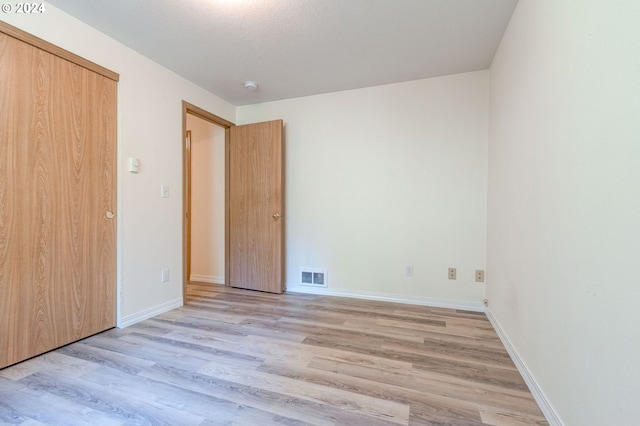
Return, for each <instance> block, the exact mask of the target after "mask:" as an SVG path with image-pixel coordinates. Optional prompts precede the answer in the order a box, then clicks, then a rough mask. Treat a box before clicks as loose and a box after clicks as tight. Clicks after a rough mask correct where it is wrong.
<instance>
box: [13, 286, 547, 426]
mask: <svg viewBox="0 0 640 426" xmlns="http://www.w3.org/2000/svg"><path fill="white" fill-rule="evenodd" d="M188 296H189V299H188V303H187V304H186V305H185V306H184V307H182V308H179V309H176V310H173V311H171V312H167V313H165V314H162V315H160V316H158V317H155V318H152V319H149V320H146V321H143V322H141V323H138V324H136V325H133V326H131V327H128V328H126V329H123V330H117V329H113V330H109V331H106V332H104V333H101V334H98V335H95V336H92V337H89V338H87V339H84V340H82V341H80V342H77V343H74V344H71V345H68V346H65V347H63V348H60V349H57V350H56V351H53V352H49V353H47V354H45V355H42V356H40V357H37V358H34V359H31V360H29V361H25V362H23V363H20V364H17V365H15V366H12V367H9V368H6V369H4V370H0V424H1V423H2V422H6V423H9V422H11V424H23V425H28V424H38V423H34V422H40V423H42V424H89V423H92V424H94V425H95V424H100V425H102V424H105V425H111V424H113V425H128V424H153V425H156V424H157V425H162V424H172V425H176V424H179V425H222V424H224V425H227V424H228V425H545V424H547V422H546V421H545V419H544V417H543V416H542V413H541V412H540V410H539V408H538V406H537V405H536V403H535V401H534V400H533V398H532V396H531V394H530V393H529V391H528V390H527V388H526V386H524V382H523V381H522V378H521V377H520V376H519V375H518V374H517V370H516V368H515V366H514V365H513V363H512V362H511V360H510V359H509V357H508V355H507V354H506V351H505V349H504V348H503V347H502V345H501V344H500V340H499V339H498V336H497V335H496V334H495V333H492V330H491V327H490V324H489V322H488V320H487V319H486V317H485V316H484V315H483V314H476V313H470V312H461V311H453V310H446V309H441V308H428V307H420V306H408V305H401V304H394V303H388V302H372V301H362V300H354V299H347V298H335V297H325V296H314V295H302V294H284V295H275V294H269V293H259V292H254V291H247V290H240V289H235V288H229V287H224V286H216V285H205V284H190V285H189V287H188ZM305 313H308V316H307V317H305ZM390 318H393V321H394V324H395V325H394V326H393V327H389V326H388V325H379V324H378V323H379V322H385V321H389V319H390ZM420 321H424V323H425V324H428V325H429V327H434V326H436V327H439V328H440V331H439V332H438V333H434V332H433V331H430V330H420V329H417V328H416V327H415V326H416V324H419V323H420ZM434 322H435V324H437V325H434ZM448 329H450V330H451V331H453V333H452V334H447V330H448ZM478 329H483V330H484V331H485V334H486V335H485V336H484V337H483V338H478V337H476V336H475V334H476V333H477V330H478ZM467 331H468V333H467Z"/></svg>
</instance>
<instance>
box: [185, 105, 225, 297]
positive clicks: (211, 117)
mask: <svg viewBox="0 0 640 426" xmlns="http://www.w3.org/2000/svg"><path fill="white" fill-rule="evenodd" d="M187 114H191V115H193V116H196V117H198V118H201V119H203V120H205V121H208V122H209V123H212V124H215V125H217V126H220V127H222V128H224V275H225V284H224V285H225V286H227V287H228V286H229V279H228V277H229V241H230V240H229V129H230V128H231V127H233V126H235V124H234V123H232V122H231V121H228V120H225V119H224V118H222V117H218V116H217V115H215V114H212V113H210V112H209V111H206V110H204V109H202V108H200V107H197V106H195V105H193V104H190V103H189V102H187V101H184V100H183V101H182V137H181V140H180V144H181V146H182V194H183V196H182V300H183V303H186V301H187V282H188V281H189V272H190V268H189V262H190V255H191V226H190V224H191V214H190V211H189V207H190V204H191V147H190V146H188V144H187Z"/></svg>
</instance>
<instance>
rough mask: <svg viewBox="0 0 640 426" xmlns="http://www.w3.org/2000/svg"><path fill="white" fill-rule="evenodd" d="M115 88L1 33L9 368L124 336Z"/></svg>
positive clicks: (2, 251)
mask: <svg viewBox="0 0 640 426" xmlns="http://www.w3.org/2000/svg"><path fill="white" fill-rule="evenodd" d="M115 190H116V81H114V80H112V79H110V78H106V77H104V76H103V75H100V74H98V73H96V72H93V71H89V70H88V69H87V68H85V67H82V66H79V65H76V64H75V63H72V62H69V61H67V60H65V59H62V58H61V57H59V56H57V55H53V54H51V53H48V52H46V51H44V50H41V49H39V48H36V47H34V46H32V45H31V44H27V43H25V42H23V41H19V40H17V39H16V38H13V37H11V36H8V35H6V34H4V33H1V32H0V368H1V367H4V366H7V365H10V364H13V363H16V362H19V361H22V360H24V359H27V358H29V357H32V356H35V355H38V354H41V353H43V352H46V351H49V350H51V349H54V348H57V347H59V346H62V345H65V344H67V343H70V342H73V341H76V340H79V339H81V338H84V337H87V336H90V335H92V334H95V333H98V332H100V331H103V330H106V329H108V328H111V327H114V326H115V321H116V219H115V217H114V215H115V211H116V205H115V201H116V197H115Z"/></svg>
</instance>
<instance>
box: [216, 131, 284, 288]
mask: <svg viewBox="0 0 640 426" xmlns="http://www.w3.org/2000/svg"><path fill="white" fill-rule="evenodd" d="M228 164H229V185H228V197H229V199H228V203H229V204H228V220H229V232H228V234H229V251H228V253H229V256H228V257H229V267H228V275H229V283H230V285H231V286H232V287H240V288H246V289H251V290H260V291H266V292H271V293H282V292H283V291H284V285H283V272H282V270H283V261H284V255H283V231H284V226H283V217H282V216H283V210H284V209H283V203H284V199H283V194H284V189H283V171H282V167H283V143H282V120H275V121H268V122H264V123H255V124H247V125H242V126H235V127H231V129H230V141H229V162H228Z"/></svg>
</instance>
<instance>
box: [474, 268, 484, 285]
mask: <svg viewBox="0 0 640 426" xmlns="http://www.w3.org/2000/svg"><path fill="white" fill-rule="evenodd" d="M476 282H477V283H483V282H484V269H476Z"/></svg>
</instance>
